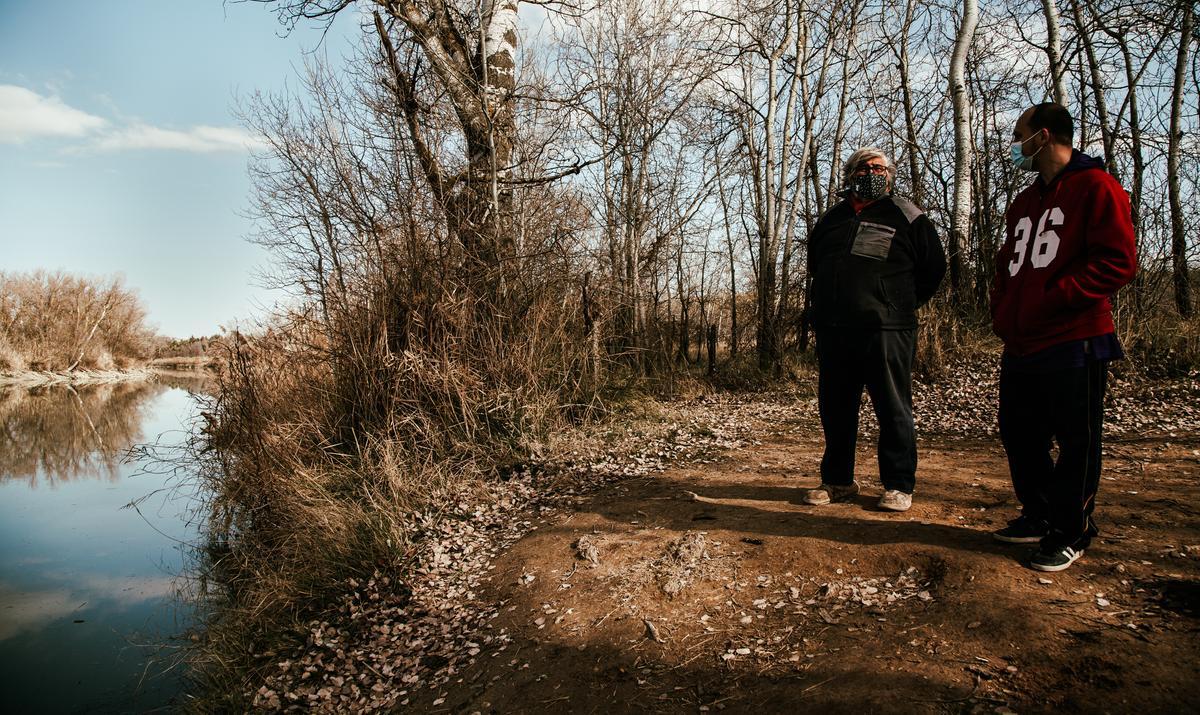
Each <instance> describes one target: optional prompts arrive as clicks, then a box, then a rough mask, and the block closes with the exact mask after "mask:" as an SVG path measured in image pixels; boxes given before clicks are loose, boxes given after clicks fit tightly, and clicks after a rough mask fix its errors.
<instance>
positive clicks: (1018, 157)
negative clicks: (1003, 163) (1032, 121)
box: [1008, 134, 1042, 171]
mask: <svg viewBox="0 0 1200 715" xmlns="http://www.w3.org/2000/svg"><path fill="white" fill-rule="evenodd" d="M1035 136H1037V135H1036V134H1034V135H1032V136H1029V137H1026V139H1025V141H1024V142H1013V143H1012V144H1009V145H1008V153H1009V156H1010V157H1011V158H1012V163H1013V166H1015V167H1017V168H1018V169H1024V170H1025V171H1033V157H1035V156H1037V154H1038V151H1041V150H1042V148H1041V147H1039V148H1038V150H1037V151H1035V152H1034V153H1032V154H1030V155H1029V156H1025V155H1024V154H1023V153H1021V147H1023V146H1025V142H1027V141H1029V140H1030V139H1032V138H1033V137H1035Z"/></svg>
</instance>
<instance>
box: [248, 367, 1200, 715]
mask: <svg viewBox="0 0 1200 715" xmlns="http://www.w3.org/2000/svg"><path fill="white" fill-rule="evenodd" d="M994 365H995V361H994V360H991V361H983V362H977V363H971V364H963V365H956V366H955V369H954V370H953V371H951V373H950V374H952V375H955V376H956V377H955V379H954V380H953V381H951V382H947V383H945V384H940V385H919V386H918V387H917V390H916V393H917V394H916V402H917V404H918V407H917V410H918V413H919V416H920V418H923V419H919V422H923V423H924V424H923V426H922V467H921V470H922V473H921V477H920V479H921V483H920V485H919V487H918V495H917V499H916V500H915V503H914V508H913V510H912V511H911V512H909V513H907V514H903V515H891V514H885V513H882V512H878V511H876V510H875V509H874V508H873V507H872V505H873V502H872V501H871V497H877V496H878V493H877V489H876V490H875V491H872V489H871V488H870V485H873V484H875V482H876V481H877V480H876V478H875V475H874V460H873V459H872V454H871V450H872V448H873V446H874V445H873V444H872V442H873V439H871V437H870V436H869V435H872V434H873V427H872V426H871V424H870V417H869V408H868V409H867V411H866V414H864V420H863V421H864V429H863V434H864V438H863V439H862V442H861V444H860V447H861V450H860V459H859V465H860V467H859V470H858V471H859V473H860V474H859V478H860V480H861V482H862V483H863V484H864V485H865V486H866V488H867V491H868V492H871V494H870V496H864V497H863V498H862V499H860V500H859V501H858V502H856V503H854V504H845V505H834V506H832V507H825V508H815V507H810V506H806V505H803V504H802V503H801V502H800V495H801V494H802V489H803V488H805V487H810V486H813V485H815V484H816V482H817V481H819V479H818V477H817V464H818V463H819V458H820V426H819V422H818V420H817V417H816V414H815V400H814V399H813V396H812V395H811V389H807V388H806V387H805V385H806V384H807V382H808V381H807V380H805V381H802V383H801V385H800V386H799V388H798V389H795V390H791V391H783V392H773V393H762V394H751V395H733V394H726V395H719V394H718V395H709V396H706V397H703V398H699V399H695V400H690V401H686V402H680V403H676V404H674V405H672V406H671V407H670V409H669V410H668V411H666V412H664V414H663V415H662V417H661V418H660V419H658V420H657V425H656V426H654V427H653V428H648V427H647V426H645V425H642V426H637V425H633V424H631V425H629V426H628V427H627V429H626V430H625V434H624V437H623V438H621V439H619V440H617V441H616V443H614V442H613V441H606V442H605V443H604V444H602V445H601V444H599V443H594V444H591V445H585V444H581V445H580V447H579V448H578V449H576V450H575V451H574V453H573V454H572V453H570V450H567V452H565V453H560V454H562V456H561V457H560V458H559V459H557V460H553V461H551V462H550V463H547V464H545V465H542V468H541V469H539V470H537V471H538V473H537V475H536V476H529V475H518V476H517V477H515V478H513V479H510V480H508V481H505V482H500V483H497V484H494V485H492V486H491V487H490V490H489V494H488V495H487V497H486V498H484V499H483V500H482V501H478V502H476V503H466V502H463V503H458V504H447V505H445V508H442V509H430V510H429V511H428V512H427V515H426V516H424V517H422V518H421V521H422V524H423V527H424V528H423V531H424V533H425V534H426V538H425V539H424V540H423V541H422V543H421V544H420V545H419V547H418V549H417V553H416V554H415V555H414V559H413V564H414V566H413V568H412V570H411V571H410V572H407V573H404V574H397V573H392V574H379V575H378V576H377V577H376V578H375V579H373V580H371V581H369V582H353V583H348V584H346V589H345V594H346V595H345V597H344V598H343V600H342V601H341V602H339V603H336V604H331V607H330V610H329V613H328V614H327V615H326V616H325V617H323V618H322V619H321V620H320V621H314V622H312V623H311V624H309V628H308V633H307V637H306V639H305V642H304V643H303V645H300V646H298V647H296V648H289V649H285V650H282V651H279V652H277V653H273V654H271V655H270V656H268V657H265V658H264V659H263V662H262V663H261V665H262V669H261V670H260V671H259V672H260V673H261V674H265V675H266V677H265V678H263V679H261V680H258V681H257V682H256V683H253V684H252V685H251V687H249V688H248V689H247V691H245V697H247V698H252V699H253V700H254V702H255V705H256V706H257V707H258V708H260V709H267V710H276V709H286V708H289V707H295V706H301V707H305V708H309V709H312V710H315V711H328V712H334V711H394V710H412V711H416V712H457V711H462V712H469V711H473V710H480V711H500V712H505V711H514V710H521V711H527V712H575V711H579V709H580V708H584V709H585V710H586V709H587V704H588V703H596V702H605V703H607V706H608V707H609V709H610V710H612V711H614V712H634V711H644V710H646V709H647V708H650V709H652V710H654V711H656V712H695V711H696V709H697V708H699V709H700V710H701V711H711V710H724V709H730V710H732V711H744V710H751V709H760V710H764V711H779V710H781V709H792V708H793V707H807V708H813V709H832V710H846V709H850V708H852V707H857V706H861V705H863V704H870V705H871V706H872V707H873V708H878V709H889V710H895V711H904V712H924V711H930V710H935V711H936V710H938V709H939V707H940V705H939V704H943V705H944V704H947V703H954V704H956V705H957V706H961V709H963V710H972V709H973V708H974V709H978V708H984V709H985V710H986V711H988V712H993V711H995V712H1003V711H1004V710H1006V709H1009V708H1015V709H1018V710H1021V709H1030V708H1036V707H1038V706H1039V704H1040V705H1043V706H1044V705H1045V704H1046V703H1055V704H1056V706H1062V707H1068V708H1069V705H1070V702H1069V698H1070V697H1071V695H1070V694H1071V693H1072V692H1075V690H1076V689H1077V688H1078V687H1080V686H1082V687H1085V688H1087V690H1088V693H1089V694H1090V695H1094V696H1096V697H1100V696H1103V697H1104V698H1105V699H1106V702H1110V703H1112V704H1113V707H1114V709H1116V710H1133V709H1136V707H1139V704H1141V705H1145V704H1150V709H1151V710H1155V709H1165V710H1172V709H1179V708H1182V709H1188V708H1191V707H1194V706H1195V705H1196V704H1197V703H1196V698H1195V696H1194V695H1193V694H1192V690H1191V689H1190V687H1189V686H1188V685H1187V683H1189V682H1190V679H1191V677H1192V676H1193V675H1194V671H1195V667H1196V661H1195V658H1194V654H1193V652H1192V650H1191V648H1192V646H1191V638H1192V634H1194V633H1195V632H1196V631H1197V630H1198V628H1200V620H1198V618H1200V614H1198V613H1197V612H1196V610H1195V609H1194V608H1193V607H1191V606H1189V605H1187V604H1188V603H1189V601H1191V599H1192V598H1193V597H1194V594H1195V593H1197V592H1200V568H1197V565H1198V564H1200V561H1197V560H1196V558H1197V557H1196V554H1197V553H1200V549H1198V547H1196V546H1195V545H1196V544H1200V531H1198V530H1197V528H1196V526H1195V523H1194V518H1192V516H1193V515H1194V506H1193V505H1194V504H1195V503H1197V501H1200V492H1198V491H1197V487H1196V476H1197V473H1198V472H1200V469H1198V466H1200V456H1198V455H1200V415H1198V414H1197V411H1196V408H1195V407H1194V404H1195V402H1196V398H1197V396H1198V395H1197V393H1198V391H1200V388H1198V386H1197V382H1196V379H1195V376H1194V375H1193V376H1188V377H1187V378H1183V379H1179V380H1174V381H1170V382H1160V383H1155V384H1153V385H1151V384H1145V385H1143V384H1141V383H1138V384H1134V383H1131V382H1126V381H1125V380H1122V379H1116V380H1114V383H1115V384H1114V386H1113V388H1114V391H1113V393H1112V407H1111V410H1110V424H1109V428H1108V430H1107V431H1108V433H1109V435H1110V437H1109V442H1108V446H1107V448H1106V455H1107V456H1106V458H1107V460H1108V461H1107V466H1106V472H1105V481H1104V483H1103V486H1102V489H1101V497H1100V502H1101V503H1100V507H1099V510H1100V511H1099V512H1098V515H1099V516H1100V517H1101V518H1102V519H1103V524H1102V529H1104V534H1103V535H1102V538H1101V539H1100V540H1099V541H1098V543H1097V544H1096V545H1095V546H1094V547H1093V549H1091V550H1089V552H1088V554H1087V555H1086V556H1085V557H1084V559H1083V560H1082V561H1080V563H1079V564H1078V565H1076V566H1075V567H1073V568H1072V569H1071V570H1069V571H1068V572H1065V573H1063V574H1052V575H1049V577H1047V578H1042V577H1041V576H1043V575H1039V574H1035V573H1034V572H1031V571H1029V570H1028V569H1026V568H1025V567H1024V566H1023V565H1022V563H1021V559H1022V557H1023V555H1024V550H1023V549H1021V548H1013V547H1008V546H1003V545H999V544H997V543H995V542H994V541H992V540H991V538H990V536H989V532H990V531H991V530H993V529H995V528H997V527H999V526H1002V525H1003V523H1004V521H1005V520H1006V519H1008V518H1011V517H1012V516H1013V515H1015V513H1016V504H1015V500H1014V498H1013V496H1012V494H1011V485H1009V483H1008V480H1007V468H1006V464H1005V462H1004V457H1003V451H1002V449H1001V448H1000V445H999V443H998V440H997V439H996V438H995V435H994V433H993V430H992V422H993V420H994V417H993V415H994V412H993V411H991V410H992V408H990V407H989V405H992V403H993V401H994V388H995V374H994V372H995V370H994ZM968 408H970V409H968ZM611 434H612V432H610V435H611ZM1131 664H1136V667H1130V665H1131ZM1126 673H1129V675H1128V676H1127V675H1125V674H1126ZM1138 673H1143V674H1145V675H1144V677H1143V676H1142V675H1137V674H1138ZM1135 676H1136V677H1135ZM1064 698H1067V699H1066V700H1065V699H1064ZM1074 702H1075V703H1076V706H1077V707H1078V705H1079V704H1080V702H1081V701H1078V700H1076V701H1074ZM956 709H959V708H956ZM1085 709H1086V707H1085Z"/></svg>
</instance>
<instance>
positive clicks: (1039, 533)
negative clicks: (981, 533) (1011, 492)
mask: <svg viewBox="0 0 1200 715" xmlns="http://www.w3.org/2000/svg"><path fill="white" fill-rule="evenodd" d="M1048 533H1050V525H1049V524H1047V523H1046V522H1044V521H1042V520H1041V519H1031V518H1029V517H1027V516H1024V515H1022V516H1018V517H1017V518H1016V519H1013V520H1012V521H1010V522H1008V526H1006V527H1004V528H1003V529H997V530H996V531H993V532H992V538H994V539H995V540H996V541H1003V542H1004V543H1006V544H1036V543H1038V542H1039V541H1041V540H1042V537H1043V536H1045V535H1046V534H1048Z"/></svg>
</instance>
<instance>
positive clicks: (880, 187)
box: [850, 174, 888, 201]
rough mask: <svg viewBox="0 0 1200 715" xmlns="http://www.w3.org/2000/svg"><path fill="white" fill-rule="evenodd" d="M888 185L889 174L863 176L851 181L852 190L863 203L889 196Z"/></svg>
mask: <svg viewBox="0 0 1200 715" xmlns="http://www.w3.org/2000/svg"><path fill="white" fill-rule="evenodd" d="M887 185H888V177H887V174H863V175H862V176H855V177H854V178H853V179H852V180H851V183H850V189H851V190H852V191H854V193H855V194H856V195H857V196H858V198H860V199H862V200H863V201H874V200H875V199H877V198H879V197H881V196H885V195H886V194H887V192H888V191H887V188H888V186H887Z"/></svg>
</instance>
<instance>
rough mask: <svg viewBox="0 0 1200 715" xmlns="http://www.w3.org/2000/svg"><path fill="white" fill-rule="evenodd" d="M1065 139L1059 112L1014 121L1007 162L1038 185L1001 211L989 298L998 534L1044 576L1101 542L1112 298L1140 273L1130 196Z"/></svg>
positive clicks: (1113, 345)
mask: <svg viewBox="0 0 1200 715" xmlns="http://www.w3.org/2000/svg"><path fill="white" fill-rule="evenodd" d="M1073 134H1074V123H1073V121H1072V119H1071V115H1070V113H1069V112H1068V111H1067V110H1066V108H1064V107H1063V106H1061V105H1059V104H1054V103H1050V102H1047V103H1044V104H1039V105H1036V106H1034V107H1031V108H1030V109H1028V110H1026V111H1025V113H1024V114H1022V115H1021V117H1020V118H1019V119H1018V120H1017V124H1016V128H1015V129H1014V130H1013V143H1012V145H1011V152H1012V160H1013V163H1014V164H1015V165H1017V166H1018V167H1019V168H1022V169H1025V170H1029V171H1034V172H1036V173H1037V178H1036V179H1034V182H1033V184H1032V185H1030V186H1029V187H1028V188H1026V189H1025V190H1024V191H1022V192H1021V193H1020V194H1018V195H1017V198H1016V199H1015V200H1013V203H1012V206H1010V207H1009V209H1008V216H1007V225H1008V228H1007V233H1006V237H1005V241H1004V245H1003V246H1001V248H1000V251H999V253H997V254H996V279H995V282H994V284H993V289H992V297H991V311H992V329H993V330H995V332H996V335H998V336H1000V338H1001V339H1002V340H1003V341H1004V354H1003V356H1002V357H1001V363H1000V437H1001V440H1002V441H1003V442H1004V450H1005V452H1007V454H1008V465H1009V471H1010V472H1011V475H1012V481H1013V488H1014V490H1015V491H1016V494H1017V499H1018V500H1020V502H1021V515H1020V517H1018V518H1017V519H1014V520H1013V521H1012V522H1010V523H1009V525H1008V526H1007V527H1005V528H1003V529H1000V530H999V531H996V532H995V533H994V536H995V537H996V538H997V539H998V540H1000V541H1004V542H1008V543H1034V542H1037V543H1038V548H1037V550H1036V551H1035V552H1034V553H1033V554H1032V556H1031V557H1030V566H1032V567H1033V568H1035V569H1037V570H1040V571H1061V570H1063V569H1065V568H1067V567H1068V566H1070V565H1071V564H1072V563H1074V562H1075V560H1076V559H1078V558H1079V557H1080V556H1081V555H1082V554H1083V551H1084V549H1086V548H1087V547H1088V545H1089V544H1090V543H1091V539H1092V537H1093V536H1095V535H1096V533H1097V530H1096V525H1095V522H1094V521H1093V520H1092V511H1093V509H1094V508H1095V501H1096V491H1097V489H1098V487H1099V485H1100V439H1101V431H1102V427H1103V417H1104V412H1103V405H1104V390H1105V384H1106V378H1107V374H1108V362H1109V361H1110V360H1117V359H1120V358H1122V357H1124V354H1123V352H1122V350H1121V345H1120V343H1119V342H1118V341H1117V336H1116V334H1115V332H1114V327H1113V319H1112V305H1111V304H1110V302H1109V297H1110V296H1112V295H1113V294H1114V293H1116V292H1117V290H1118V289H1120V288H1121V286H1123V285H1125V284H1126V283H1128V282H1129V281H1130V280H1132V279H1133V276H1134V273H1135V271H1136V270H1137V259H1136V257H1135V252H1134V237H1133V223H1132V221H1131V219H1130V212H1129V197H1128V196H1127V195H1126V193H1125V190H1124V189H1122V188H1121V185H1120V184H1119V183H1117V181H1116V179H1114V178H1113V177H1112V176H1111V175H1110V174H1108V173H1107V172H1106V171H1105V170H1104V164H1103V162H1101V161H1099V160H1097V159H1093V158H1091V157H1089V156H1087V155H1086V154H1083V153H1082V152H1079V151H1076V150H1074V149H1072V148H1071V143H1072V139H1073ZM1052 440H1054V441H1057V442H1058V461H1057V462H1055V461H1054V460H1053V459H1052V458H1051V456H1050V445H1051V441H1052Z"/></svg>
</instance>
